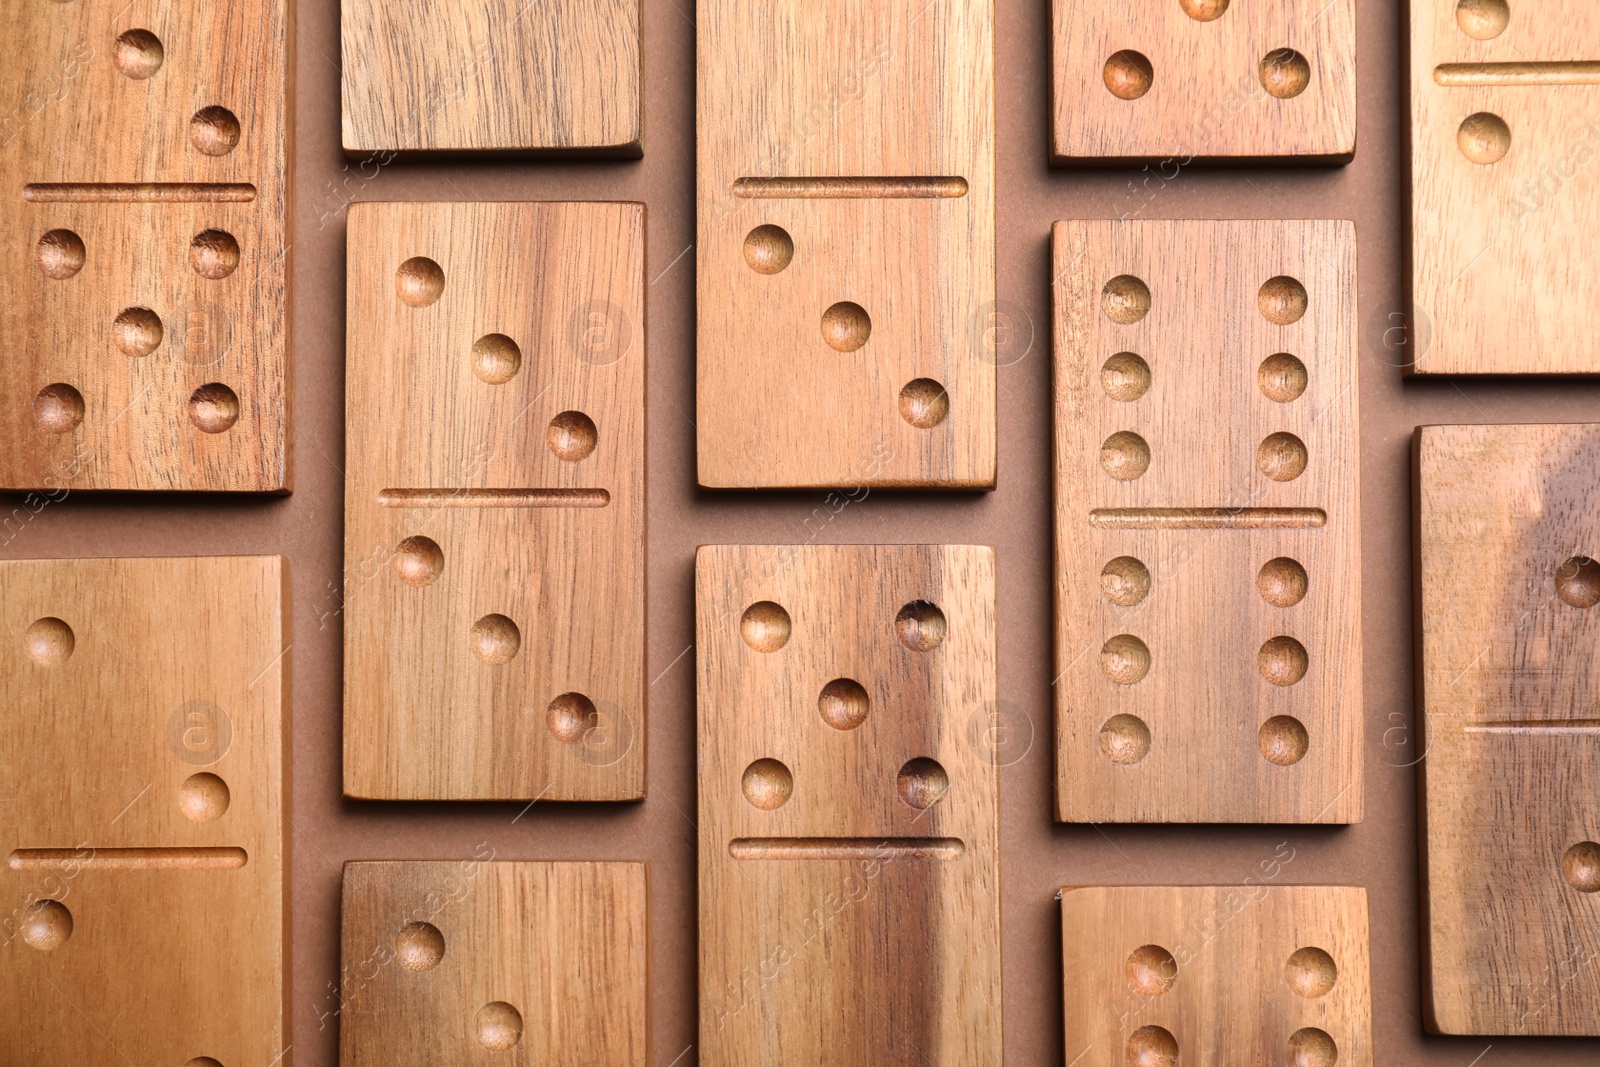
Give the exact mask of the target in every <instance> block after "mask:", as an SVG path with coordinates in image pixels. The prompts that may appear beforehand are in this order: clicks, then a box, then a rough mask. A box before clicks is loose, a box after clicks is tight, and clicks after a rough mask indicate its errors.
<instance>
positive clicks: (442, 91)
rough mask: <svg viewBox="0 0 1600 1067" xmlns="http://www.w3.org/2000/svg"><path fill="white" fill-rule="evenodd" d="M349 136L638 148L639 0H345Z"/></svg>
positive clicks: (389, 149)
mask: <svg viewBox="0 0 1600 1067" xmlns="http://www.w3.org/2000/svg"><path fill="white" fill-rule="evenodd" d="M340 14H341V28H342V35H341V36H342V40H343V50H342V57H341V58H342V66H341V70H342V97H343V103H344V109H343V120H344V147H345V151H347V152H350V153H352V154H356V153H362V154H365V153H381V155H380V158H383V157H387V158H393V155H394V154H397V155H401V156H405V155H412V154H419V153H430V152H461V153H471V154H475V155H556V156H572V155H586V156H603V157H613V158H638V156H639V155H640V128H641V126H642V123H643V119H642V114H641V112H642V109H641V106H640V88H639V86H640V73H641V72H640V60H639V0H537V2H532V3H530V2H529V0H486V2H484V3H476V4H461V3H456V2H454V0H345V2H344V4H343V5H342V7H341V9H340Z"/></svg>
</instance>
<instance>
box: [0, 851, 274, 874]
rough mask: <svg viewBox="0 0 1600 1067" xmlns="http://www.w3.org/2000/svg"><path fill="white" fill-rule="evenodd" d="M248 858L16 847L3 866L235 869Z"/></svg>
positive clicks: (37, 868) (239, 853) (199, 853)
mask: <svg viewBox="0 0 1600 1067" xmlns="http://www.w3.org/2000/svg"><path fill="white" fill-rule="evenodd" d="M248 861H249V856H247V855H246V854H245V851H244V849H242V848H231V847H190V848H184V847H171V848H91V847H90V846H88V845H85V846H83V847H82V848H18V849H13V850H12V852H11V855H10V856H9V857H7V860H6V863H7V866H9V867H10V868H11V869H12V870H13V871H45V870H57V869H60V868H67V869H93V870H100V871H176V870H190V871H192V870H204V871H217V870H234V869H237V868H239V867H243V866H244V865H245V863H246V862H248Z"/></svg>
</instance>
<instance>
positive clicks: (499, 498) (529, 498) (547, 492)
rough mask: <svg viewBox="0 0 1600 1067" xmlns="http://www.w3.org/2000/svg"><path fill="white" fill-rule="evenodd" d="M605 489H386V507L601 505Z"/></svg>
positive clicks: (381, 497)
mask: <svg viewBox="0 0 1600 1067" xmlns="http://www.w3.org/2000/svg"><path fill="white" fill-rule="evenodd" d="M609 503H611V494H610V493H608V492H607V491H606V490H604V489H385V490H383V491H382V492H380V493H379V494H378V504H379V506H380V507H386V508H603V507H605V506H606V505H607V504H609Z"/></svg>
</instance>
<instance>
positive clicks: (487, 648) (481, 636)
mask: <svg viewBox="0 0 1600 1067" xmlns="http://www.w3.org/2000/svg"><path fill="white" fill-rule="evenodd" d="M471 644H472V654H473V655H474V656H477V657H478V658H479V659H481V660H482V661H483V662H485V663H487V664H489V665H490V666H491V667H494V666H499V665H500V664H502V663H509V662H510V661H511V657H513V656H515V655H516V654H517V650H518V649H519V648H521V647H522V631H521V630H519V629H517V624H516V623H514V622H512V621H511V620H510V619H508V618H506V617H505V616H504V615H485V616H484V617H483V618H481V619H479V620H478V621H477V622H475V623H473V624H472V641H471Z"/></svg>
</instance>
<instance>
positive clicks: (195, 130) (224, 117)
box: [189, 104, 239, 156]
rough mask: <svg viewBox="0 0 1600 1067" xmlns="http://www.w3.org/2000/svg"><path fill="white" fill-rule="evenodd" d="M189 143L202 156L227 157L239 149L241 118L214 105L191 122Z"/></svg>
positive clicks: (195, 116) (199, 112)
mask: <svg viewBox="0 0 1600 1067" xmlns="http://www.w3.org/2000/svg"><path fill="white" fill-rule="evenodd" d="M189 141H190V143H191V144H193V145H194V146H195V148H196V149H198V150H199V152H200V154H201V155H206V156H225V155H227V154H228V153H229V152H232V151H233V150H234V149H235V148H238V147H239V117H238V116H237V115H235V114H234V113H233V112H231V111H229V110H228V109H227V108H225V107H220V106H218V105H216V104H212V105H211V106H210V107H203V108H201V109H200V110H199V111H196V112H195V113H194V118H192V119H190V120H189Z"/></svg>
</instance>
